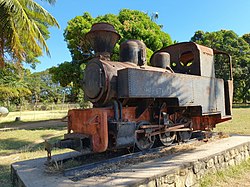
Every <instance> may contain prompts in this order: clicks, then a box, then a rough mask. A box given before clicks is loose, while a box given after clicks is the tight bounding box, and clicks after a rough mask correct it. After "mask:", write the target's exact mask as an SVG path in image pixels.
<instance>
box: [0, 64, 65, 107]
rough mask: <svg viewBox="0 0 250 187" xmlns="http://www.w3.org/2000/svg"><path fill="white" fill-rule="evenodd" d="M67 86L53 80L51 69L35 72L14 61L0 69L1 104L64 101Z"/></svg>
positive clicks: (19, 104)
mask: <svg viewBox="0 0 250 187" xmlns="http://www.w3.org/2000/svg"><path fill="white" fill-rule="evenodd" d="M66 97H67V88H64V87H62V86H60V84H59V83H58V82H53V81H52V76H51V75H50V74H49V70H46V71H42V72H38V73H33V74H31V72H30V71H29V70H28V69H24V68H21V67H19V66H17V65H16V64H13V63H6V65H5V68H4V69H2V70H1V71H0V101H1V102H0V105H4V106H8V107H10V105H15V106H23V105H24V104H25V103H27V102H30V103H35V105H36V104H37V103H38V102H42V103H58V102H64V101H65V100H66V99H65V98H66Z"/></svg>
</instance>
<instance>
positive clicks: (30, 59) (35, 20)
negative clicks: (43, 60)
mask: <svg viewBox="0 0 250 187" xmlns="http://www.w3.org/2000/svg"><path fill="white" fill-rule="evenodd" d="M45 1H47V2H49V3H52V4H53V3H55V0H45ZM0 18H1V19H0V66H1V67H3V66H4V64H5V63H4V62H5V61H6V59H5V58H6V57H7V56H8V57H10V58H11V59H13V60H14V61H16V62H21V61H26V62H27V63H32V64H34V63H36V62H37V59H36V57H38V56H41V55H42V52H43V50H45V51H46V53H47V54H48V55H49V49H48V46H47V45H46V42H45V40H46V39H47V38H48V37H49V31H48V27H49V26H57V27H59V25H58V23H57V21H56V19H55V18H54V17H53V16H52V15H51V14H49V13H48V12H47V11H46V10H45V9H44V8H43V7H41V6H40V5H39V4H38V3H36V2H35V1H33V0H0ZM6 54H8V55H6Z"/></svg>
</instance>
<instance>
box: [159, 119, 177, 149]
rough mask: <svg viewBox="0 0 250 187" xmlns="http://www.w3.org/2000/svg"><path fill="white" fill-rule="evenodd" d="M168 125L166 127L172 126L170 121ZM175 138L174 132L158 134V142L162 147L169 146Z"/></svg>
mask: <svg viewBox="0 0 250 187" xmlns="http://www.w3.org/2000/svg"><path fill="white" fill-rule="evenodd" d="M169 123H170V124H169V125H168V126H170V127H171V126H173V125H174V123H173V122H172V121H170V120H169ZM175 138H176V132H165V133H161V134H159V140H160V142H161V144H162V145H164V146H170V145H171V144H172V143H173V142H174V140H175Z"/></svg>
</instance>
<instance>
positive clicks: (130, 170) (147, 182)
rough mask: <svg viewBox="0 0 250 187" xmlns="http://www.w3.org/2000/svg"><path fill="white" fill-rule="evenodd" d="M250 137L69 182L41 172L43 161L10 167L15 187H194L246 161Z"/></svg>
mask: <svg viewBox="0 0 250 187" xmlns="http://www.w3.org/2000/svg"><path fill="white" fill-rule="evenodd" d="M249 153H250V136H231V137H229V138H224V139H220V140H216V141H213V142H209V143H206V144H203V145H201V146H199V147H196V148H192V149H190V150H187V151H185V152H178V153H174V154H172V155H170V156H166V157H162V158H159V159H155V160H150V161H147V162H143V163H138V164H136V165H133V166H128V167H125V168H123V169H120V170H119V171H116V172H115V173H110V174H106V175H105V176H95V177H89V178H85V179H82V180H79V181H76V182H74V181H72V180H71V179H69V178H67V177H64V176H63V175H62V174H58V175H49V174H46V173H45V172H44V168H45V166H44V162H45V161H46V158H41V159H34V160H28V161H23V162H17V163H14V164H12V177H13V181H15V183H16V185H18V186H27V187H33V186H36V187H40V186H46V187H49V186H51V187H55V186H62V187H63V186H65V187H66V186H141V187H142V186H150V187H153V186H194V185H196V184H197V182H198V181H199V180H200V179H201V178H202V176H203V175H204V174H206V173H208V172H215V171H217V170H220V169H223V168H226V167H228V166H231V165H235V164H239V163H240V162H241V161H243V160H246V159H248V158H249Z"/></svg>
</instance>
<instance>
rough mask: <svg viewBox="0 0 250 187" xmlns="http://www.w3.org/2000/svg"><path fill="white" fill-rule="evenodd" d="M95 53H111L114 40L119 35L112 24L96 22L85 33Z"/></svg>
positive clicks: (117, 38)
mask: <svg viewBox="0 0 250 187" xmlns="http://www.w3.org/2000/svg"><path fill="white" fill-rule="evenodd" d="M85 36H86V38H87V40H88V41H89V43H90V45H91V47H92V48H93V49H94V51H95V53H96V54H97V55H99V53H103V52H108V53H111V52H112V51H113V49H114V46H115V44H116V42H117V41H118V40H119V39H120V38H121V36H120V35H119V34H118V33H117V32H116V30H115V28H114V26H113V25H111V24H108V23H96V24H94V25H92V28H91V30H90V31H89V32H88V33H87V34H86V35H85Z"/></svg>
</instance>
